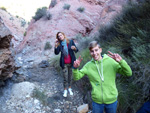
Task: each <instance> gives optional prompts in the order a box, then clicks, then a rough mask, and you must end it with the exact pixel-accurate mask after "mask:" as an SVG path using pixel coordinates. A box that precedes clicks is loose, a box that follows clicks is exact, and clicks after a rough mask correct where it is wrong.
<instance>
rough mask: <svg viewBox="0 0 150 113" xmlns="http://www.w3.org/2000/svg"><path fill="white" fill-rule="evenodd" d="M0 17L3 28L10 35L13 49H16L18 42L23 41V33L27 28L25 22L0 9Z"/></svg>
mask: <svg viewBox="0 0 150 113" xmlns="http://www.w3.org/2000/svg"><path fill="white" fill-rule="evenodd" d="M0 17H1V20H2V21H3V22H4V24H5V26H6V27H7V28H8V29H9V30H10V32H11V34H12V36H13V37H12V43H13V48H14V49H16V48H17V47H18V45H19V44H20V42H21V41H22V40H23V37H24V33H25V31H26V28H27V26H28V24H27V22H26V21H25V20H24V19H23V18H20V17H15V16H13V15H11V14H10V13H8V12H6V11H4V10H2V9H0Z"/></svg>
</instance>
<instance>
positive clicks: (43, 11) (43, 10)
mask: <svg viewBox="0 0 150 113" xmlns="http://www.w3.org/2000/svg"><path fill="white" fill-rule="evenodd" d="M46 15H47V7H42V8H38V9H37V11H36V13H35V16H34V17H32V18H33V19H34V20H35V21H37V20H39V19H40V18H42V17H44V16H46Z"/></svg>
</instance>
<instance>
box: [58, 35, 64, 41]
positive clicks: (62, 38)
mask: <svg viewBox="0 0 150 113" xmlns="http://www.w3.org/2000/svg"><path fill="white" fill-rule="evenodd" d="M58 38H59V40H60V41H63V40H64V39H65V37H64V35H63V34H62V33H59V34H58Z"/></svg>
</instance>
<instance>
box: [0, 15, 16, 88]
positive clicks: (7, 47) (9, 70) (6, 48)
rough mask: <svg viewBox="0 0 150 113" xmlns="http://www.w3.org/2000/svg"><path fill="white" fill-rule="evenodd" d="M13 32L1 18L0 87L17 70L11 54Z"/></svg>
mask: <svg viewBox="0 0 150 113" xmlns="http://www.w3.org/2000/svg"><path fill="white" fill-rule="evenodd" d="M11 38H12V35H11V32H10V31H9V29H8V28H7V27H6V26H5V24H4V22H3V20H2V19H1V18H0V86H2V85H4V81H5V80H6V79H8V78H10V77H12V75H13V72H14V70H15V65H14V59H13V57H12V52H11V46H12V44H11Z"/></svg>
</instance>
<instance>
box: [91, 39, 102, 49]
mask: <svg viewBox="0 0 150 113" xmlns="http://www.w3.org/2000/svg"><path fill="white" fill-rule="evenodd" d="M96 46H98V47H99V48H100V44H98V42H97V41H92V42H90V44H89V50H91V49H92V48H94V47H96Z"/></svg>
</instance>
